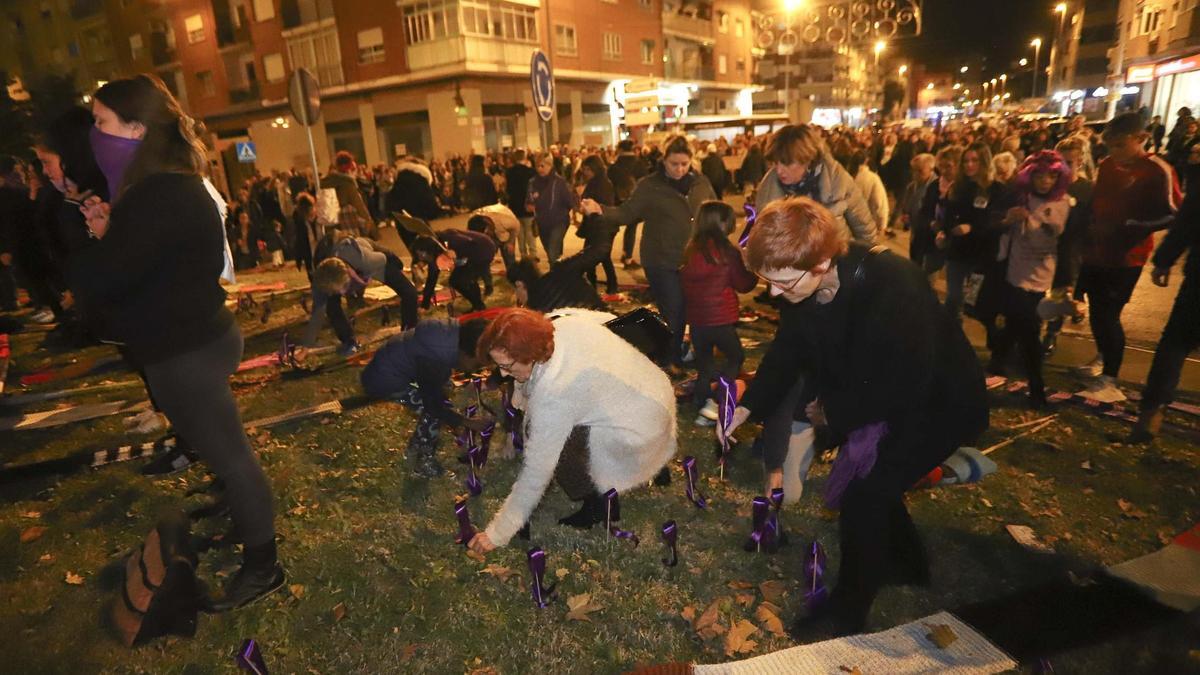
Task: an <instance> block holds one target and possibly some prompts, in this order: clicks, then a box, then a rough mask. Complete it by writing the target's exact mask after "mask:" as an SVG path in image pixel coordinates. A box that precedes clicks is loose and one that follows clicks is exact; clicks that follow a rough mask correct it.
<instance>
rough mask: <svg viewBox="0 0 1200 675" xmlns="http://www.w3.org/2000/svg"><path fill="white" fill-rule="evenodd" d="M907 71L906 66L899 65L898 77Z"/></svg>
mask: <svg viewBox="0 0 1200 675" xmlns="http://www.w3.org/2000/svg"><path fill="white" fill-rule="evenodd" d="M907 72H908V66H906V65H902V66H900V77H904V74H905V73H907Z"/></svg>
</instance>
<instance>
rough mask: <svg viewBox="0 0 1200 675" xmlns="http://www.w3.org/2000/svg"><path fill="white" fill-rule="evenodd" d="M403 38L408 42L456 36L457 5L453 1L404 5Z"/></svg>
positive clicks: (414, 42)
mask: <svg viewBox="0 0 1200 675" xmlns="http://www.w3.org/2000/svg"><path fill="white" fill-rule="evenodd" d="M402 9H403V11H404V39H405V41H406V42H407V43H408V44H410V45H414V44H419V43H421V42H430V41H433V40H441V39H443V38H447V37H453V36H457V35H458V34H459V32H458V5H456V4H455V3H453V2H445V1H442V2H438V1H436V0H435V1H434V2H419V3H416V4H411V5H405V6H404V7H403V8H402Z"/></svg>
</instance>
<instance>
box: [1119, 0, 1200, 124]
mask: <svg viewBox="0 0 1200 675" xmlns="http://www.w3.org/2000/svg"><path fill="white" fill-rule="evenodd" d="M1117 26H1118V31H1119V34H1118V41H1117V44H1116V47H1115V48H1114V49H1113V51H1112V52H1111V54H1110V76H1109V77H1110V82H1111V85H1110V88H1116V87H1118V86H1119V87H1123V88H1126V91H1130V92H1131V93H1132V88H1134V87H1136V88H1137V89H1138V91H1137V92H1136V94H1137V101H1136V103H1137V104H1138V105H1145V106H1148V107H1149V108H1150V112H1151V114H1152V115H1161V116H1162V118H1163V122H1164V123H1165V124H1166V125H1167V128H1168V129H1170V128H1172V127H1173V126H1174V124H1175V119H1176V114H1177V113H1178V111H1179V109H1180V108H1184V107H1187V108H1191V109H1192V111H1193V112H1195V111H1196V110H1198V109H1200V0H1121V3H1120V9H1119V16H1118V24H1117Z"/></svg>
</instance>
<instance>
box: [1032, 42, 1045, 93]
mask: <svg viewBox="0 0 1200 675" xmlns="http://www.w3.org/2000/svg"><path fill="white" fill-rule="evenodd" d="M1029 46H1030V47H1033V91H1032V93H1030V94H1029V95H1030V96H1031V97H1036V96H1037V77H1038V72H1037V71H1038V56H1039V55H1040V54H1041V53H1042V38H1040V37H1037V38H1033V41H1032V42H1030V43H1029Z"/></svg>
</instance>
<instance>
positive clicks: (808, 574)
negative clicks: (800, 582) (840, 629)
mask: <svg viewBox="0 0 1200 675" xmlns="http://www.w3.org/2000/svg"><path fill="white" fill-rule="evenodd" d="M804 586H805V590H804V604H805V605H806V606H807V607H808V611H809V612H812V611H814V610H816V609H817V608H818V607H820V606H821V605H822V604H824V603H825V601H826V600H827V599H828V598H829V590H828V589H827V588H826V587H825V549H823V548H821V542H819V541H816V540H814V541H813V542H812V543H811V544H809V545H808V549H807V550H805V552H804Z"/></svg>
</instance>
